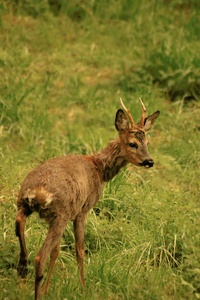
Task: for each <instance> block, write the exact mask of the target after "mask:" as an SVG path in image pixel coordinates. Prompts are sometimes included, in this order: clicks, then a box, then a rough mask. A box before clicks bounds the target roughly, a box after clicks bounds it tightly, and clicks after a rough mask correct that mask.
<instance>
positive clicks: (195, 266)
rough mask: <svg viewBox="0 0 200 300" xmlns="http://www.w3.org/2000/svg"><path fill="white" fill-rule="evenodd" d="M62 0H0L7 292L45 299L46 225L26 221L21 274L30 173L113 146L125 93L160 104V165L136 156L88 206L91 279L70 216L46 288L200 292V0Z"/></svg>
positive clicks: (0, 191) (135, 111)
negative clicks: (54, 160) (21, 203)
mask: <svg viewBox="0 0 200 300" xmlns="http://www.w3.org/2000/svg"><path fill="white" fill-rule="evenodd" d="M58 2H59V1H51V3H52V5H51V6H49V4H48V1H45V0H42V1H37V2H36V1H35V2H34V1H31V0H29V1H14V0H13V1H10V2H8V1H4V2H2V3H1V4H0V159H1V163H0V222H1V231H0V291H1V292H0V299H4V300H16V299H20V300H27V299H33V295H34V257H35V255H36V254H37V251H38V250H39V247H40V245H41V244H42V241H43V239H44V237H45V234H46V229H47V227H46V224H44V222H43V221H41V220H39V218H38V216H37V215H32V216H31V217H30V219H29V220H28V222H27V227H26V240H27V247H28V251H29V260H30V264H29V273H28V277H27V280H26V281H22V280H20V279H19V278H18V276H17V272H16V266H17V263H18V259H19V244H18V239H17V238H16V237H15V232H14V220H15V215H16V210H17V208H16V198H17V193H18V190H19V187H20V184H21V182H22V180H23V178H24V176H25V175H26V174H27V172H28V171H29V170H30V169H31V168H32V167H33V166H35V165H37V164H38V163H40V162H42V161H44V160H46V159H49V158H51V157H54V156H59V155H63V154H68V153H71V152H73V153H79V154H90V153H93V152H95V151H98V150H99V149H101V148H103V147H104V146H106V144H107V143H108V141H110V140H112V139H114V138H115V137H116V136H117V133H116V131H115V128H114V119H115V113H116V111H117V109H118V108H120V102H119V98H120V97H122V98H123V100H124V102H125V104H126V106H127V107H129V108H130V109H131V112H132V115H133V116H134V118H135V119H136V120H137V119H138V118H139V117H140V114H141V107H140V105H139V101H138V98H139V97H141V98H142V99H143V101H144V103H145V105H146V106H147V110H148V112H149V114H151V113H153V112H154V111H156V110H157V109H159V110H160V111H161V115H160V116H159V118H158V120H157V121H156V124H155V126H154V128H153V129H152V131H151V132H150V134H149V141H150V145H149V152H150V153H151V155H152V157H153V158H154V160H155V165H154V168H152V169H150V170H146V169H142V168H137V167H134V166H131V165H129V166H128V167H127V168H126V169H124V170H123V171H122V172H121V173H120V174H119V175H118V176H117V177H115V178H114V179H113V180H112V181H111V182H109V183H108V184H107V185H106V187H105V189H104V192H103V194H102V197H101V199H100V201H99V203H98V204H97V206H96V207H95V208H94V209H93V210H92V211H91V213H90V214H89V216H88V220H87V228H86V236H85V275H86V283H87V284H86V287H85V288H82V287H81V285H80V283H79V278H78V272H77V266H76V259H75V255H74V239H73V230H72V225H71V224H69V226H68V227H67V229H66V232H65V234H64V237H63V239H62V244H61V253H60V256H59V259H58V260H57V263H56V266H55V270H54V273H53V277H52V281H51V285H50V290H49V294H48V296H46V298H45V299H58V300H59V299H63V300H64V299H65V300H66V299H67V300H73V299H76V300H77V299H86V300H88V299H94V300H103V299H108V300H119V299H120V300H121V299H126V300H131V299H147V300H149V299H152V300H160V299H162V300H168V299H170V300H172V299H173V300H179V299H200V217H199V216H200V184H199V181H200V142H199V140H200V134H199V133H200V123H199V117H200V102H199V100H200V54H199V49H200V30H199V15H200V4H199V1H197V0H190V1H189V0H174V1H164V0H163V1H162V0H160V1H158V0H151V1H136V0H135V1H131V0H121V1H120V0H117V1H114V0H107V1H104V0H100V1H95V0H94V1H86V0H85V1H78V0H74V1H72V3H73V4H69V2H70V1H69V2H67V1H66V3H65V1H63V2H62V1H60V2H59V3H60V6H56V5H55V4H56V3H58ZM33 3H34V4H33ZM67 3H68V4H67Z"/></svg>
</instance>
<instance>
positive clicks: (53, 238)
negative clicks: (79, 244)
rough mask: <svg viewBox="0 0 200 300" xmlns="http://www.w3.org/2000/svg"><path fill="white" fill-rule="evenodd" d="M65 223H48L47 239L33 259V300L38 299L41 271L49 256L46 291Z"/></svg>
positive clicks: (41, 277) (55, 221) (59, 221)
mask: <svg viewBox="0 0 200 300" xmlns="http://www.w3.org/2000/svg"><path fill="white" fill-rule="evenodd" d="M66 223H67V222H66V221H63V220H61V219H60V218H56V219H55V220H54V221H53V222H52V223H50V225H49V231H48V233H47V237H46V239H45V240H44V242H43V245H42V247H41V249H40V251H39V252H38V254H37V256H36V258H35V300H39V299H40V296H41V282H42V279H43V271H44V267H45V263H46V260H47V258H48V256H49V255H51V257H50V274H49V277H48V279H47V285H46V290H48V285H49V282H50V278H51V274H52V271H53V266H54V263H55V260H56V258H57V256H58V253H59V251H58V247H59V246H60V240H61V237H62V234H63V232H64V230H65V226H66Z"/></svg>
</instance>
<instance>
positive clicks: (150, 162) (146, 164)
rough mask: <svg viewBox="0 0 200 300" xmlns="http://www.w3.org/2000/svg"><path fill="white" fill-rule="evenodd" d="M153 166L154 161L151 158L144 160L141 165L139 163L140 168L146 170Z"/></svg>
mask: <svg viewBox="0 0 200 300" xmlns="http://www.w3.org/2000/svg"><path fill="white" fill-rule="evenodd" d="M153 164H154V161H153V159H152V158H149V159H145V160H144V161H143V162H142V163H140V166H142V167H146V168H152V167H153Z"/></svg>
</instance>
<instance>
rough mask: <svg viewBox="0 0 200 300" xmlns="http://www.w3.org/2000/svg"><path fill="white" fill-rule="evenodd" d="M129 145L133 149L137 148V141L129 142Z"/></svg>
mask: <svg viewBox="0 0 200 300" xmlns="http://www.w3.org/2000/svg"><path fill="white" fill-rule="evenodd" d="M129 146H130V147H131V148H135V149H137V148H138V144H137V143H129Z"/></svg>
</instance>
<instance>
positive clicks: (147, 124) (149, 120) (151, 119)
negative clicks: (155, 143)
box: [144, 110, 160, 131]
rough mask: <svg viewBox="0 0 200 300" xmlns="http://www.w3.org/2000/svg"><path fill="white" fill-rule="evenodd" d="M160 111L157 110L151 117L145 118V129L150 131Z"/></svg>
mask: <svg viewBox="0 0 200 300" xmlns="http://www.w3.org/2000/svg"><path fill="white" fill-rule="evenodd" d="M159 114H160V111H159V110H158V111H156V112H155V113H154V114H152V115H150V116H149V117H147V118H145V120H144V131H148V130H150V129H151V127H152V126H153V124H154V122H155V120H156V119H157V117H158V116H159Z"/></svg>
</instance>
